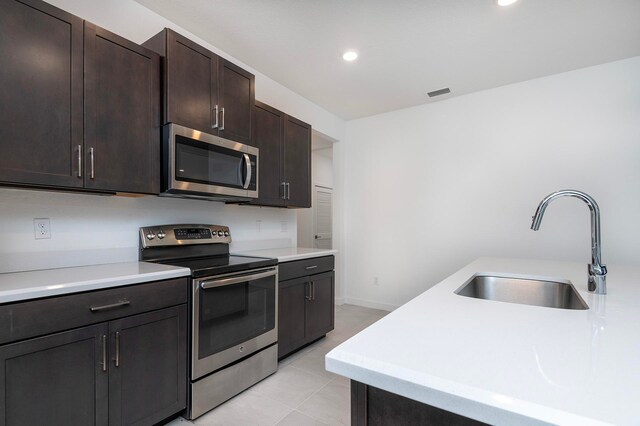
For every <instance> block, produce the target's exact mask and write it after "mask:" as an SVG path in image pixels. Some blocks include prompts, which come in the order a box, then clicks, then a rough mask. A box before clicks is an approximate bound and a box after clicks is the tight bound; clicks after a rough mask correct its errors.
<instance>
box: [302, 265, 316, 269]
mask: <svg viewBox="0 0 640 426" xmlns="http://www.w3.org/2000/svg"><path fill="white" fill-rule="evenodd" d="M317 267H318V265H311V266H307V267H306V268H304V269H307V270H309V269H316V268H317Z"/></svg>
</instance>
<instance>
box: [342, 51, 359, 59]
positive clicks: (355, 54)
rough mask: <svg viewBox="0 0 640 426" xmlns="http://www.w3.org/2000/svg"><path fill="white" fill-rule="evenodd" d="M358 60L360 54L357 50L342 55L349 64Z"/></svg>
mask: <svg viewBox="0 0 640 426" xmlns="http://www.w3.org/2000/svg"><path fill="white" fill-rule="evenodd" d="M357 58H358V52H356V51H355V50H347V51H346V52H344V53H343V54H342V59H344V60H345V61H348V62H351V61H355V60H356V59H357Z"/></svg>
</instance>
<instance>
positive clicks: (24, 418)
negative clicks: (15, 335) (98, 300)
mask: <svg viewBox="0 0 640 426" xmlns="http://www.w3.org/2000/svg"><path fill="white" fill-rule="evenodd" d="M107 332H108V327H107V324H106V323H103V324H98V325H94V326H91V327H83V328H79V329H75V330H72V331H67V332H64V333H57V334H52V335H48V336H45V337H40V338H37V339H31V340H25V341H22V342H20V343H14V344H9V345H4V346H1V347H0V362H1V363H2V368H0V424H2V425H6V426H12V425H15V426H23V425H42V424H46V425H48V426H54V425H60V426H67V425H78V426H80V425H94V424H95V425H106V424H107V414H108V400H107V398H108V388H107V387H108V375H107V372H106V365H103V354H104V357H106V350H107V348H106V345H107V343H106V336H107ZM103 336H104V339H103ZM103 351H104V352H103Z"/></svg>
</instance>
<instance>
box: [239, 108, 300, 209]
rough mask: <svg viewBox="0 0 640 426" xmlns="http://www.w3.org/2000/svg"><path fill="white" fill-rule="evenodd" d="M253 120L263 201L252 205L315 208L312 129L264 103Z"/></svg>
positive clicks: (256, 109) (257, 109)
mask: <svg viewBox="0 0 640 426" xmlns="http://www.w3.org/2000/svg"><path fill="white" fill-rule="evenodd" d="M253 116H254V118H253V140H254V143H255V145H256V146H257V147H258V148H259V149H260V157H259V164H258V194H259V198H258V199H257V200H254V201H251V203H250V204H255V205H261V206H272V207H292V208H307V207H311V126H310V125H309V124H307V123H304V122H302V121H300V120H298V119H296V118H293V117H291V116H289V115H287V114H285V113H283V112H282V111H279V110H277V109H275V108H273V107H271V106H269V105H267V104H265V103H263V102H260V101H256V102H255V106H254V113H253Z"/></svg>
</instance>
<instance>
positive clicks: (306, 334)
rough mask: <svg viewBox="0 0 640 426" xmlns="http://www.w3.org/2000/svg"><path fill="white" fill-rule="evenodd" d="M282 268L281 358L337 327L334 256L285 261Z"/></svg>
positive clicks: (279, 324) (279, 345) (280, 283)
mask: <svg viewBox="0 0 640 426" xmlns="http://www.w3.org/2000/svg"><path fill="white" fill-rule="evenodd" d="M278 268H279V276H280V277H285V279H284V280H280V281H279V283H278V358H283V357H285V356H287V355H289V354H290V353H292V352H294V351H296V350H298V349H300V348H302V347H303V346H305V345H307V344H309V343H311V342H313V341H315V340H317V339H319V338H321V337H323V336H324V335H326V334H327V333H328V332H330V331H331V330H333V328H334V318H335V306H334V305H335V273H334V272H333V270H332V269H333V256H324V257H319V258H313V259H304V260H298V261H293V262H284V263H281V264H280V265H279V266H278ZM327 268H329V269H327ZM316 271H317V272H318V273H314V272H316Z"/></svg>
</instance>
